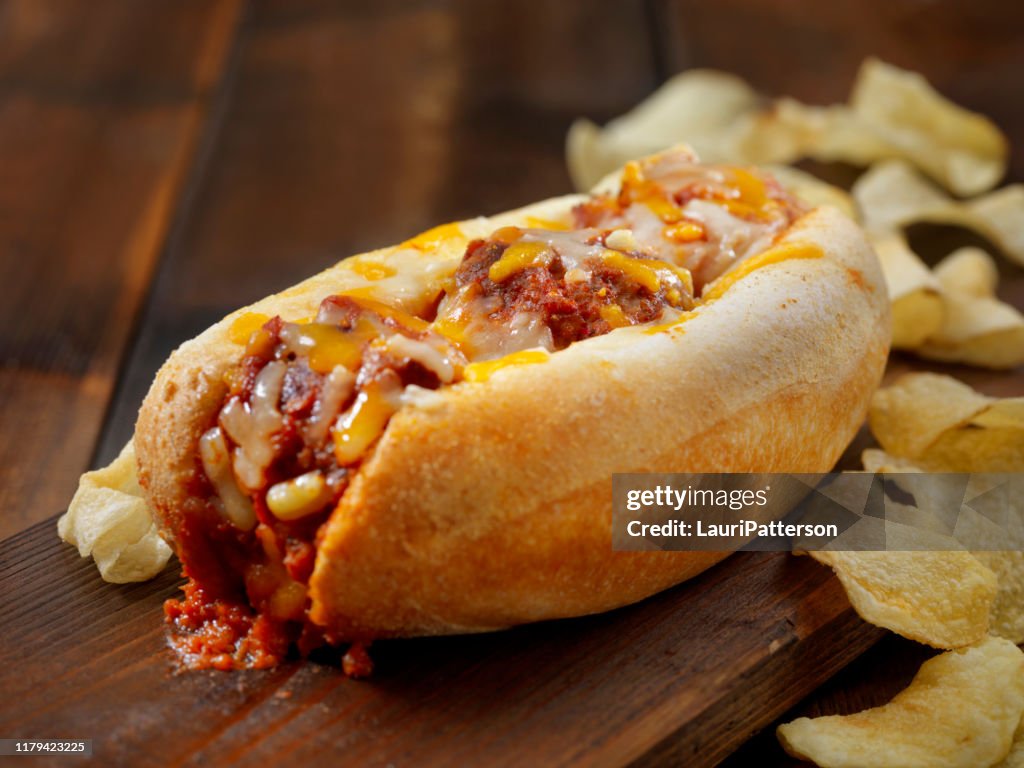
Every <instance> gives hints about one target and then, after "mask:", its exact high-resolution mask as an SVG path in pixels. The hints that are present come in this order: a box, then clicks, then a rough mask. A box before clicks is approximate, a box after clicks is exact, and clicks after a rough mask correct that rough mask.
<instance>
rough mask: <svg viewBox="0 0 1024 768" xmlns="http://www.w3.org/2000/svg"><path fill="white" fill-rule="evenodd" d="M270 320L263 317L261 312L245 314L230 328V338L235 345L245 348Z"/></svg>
mask: <svg viewBox="0 0 1024 768" xmlns="http://www.w3.org/2000/svg"><path fill="white" fill-rule="evenodd" d="M269 319H270V318H269V317H267V316H266V315H261V314H260V313H259V312H245V313H244V314H241V315H239V316H238V317H236V318H235V320H234V322H233V323H231V326H230V327H229V328H228V338H229V339H231V341H232V342H233V343H235V344H241V345H242V346H245V345H246V344H248V343H249V339H251V338H252V335H253V334H254V333H256V331H258V330H259V329H260V328H262V327H263V326H264V324H265V323H266V322H267V321H268V320H269Z"/></svg>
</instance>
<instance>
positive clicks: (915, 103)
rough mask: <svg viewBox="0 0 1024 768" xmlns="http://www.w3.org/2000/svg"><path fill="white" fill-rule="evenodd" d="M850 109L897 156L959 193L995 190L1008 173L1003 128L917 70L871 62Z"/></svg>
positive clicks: (860, 76)
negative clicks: (959, 102) (955, 100)
mask: <svg viewBox="0 0 1024 768" xmlns="http://www.w3.org/2000/svg"><path fill="white" fill-rule="evenodd" d="M850 106H851V108H852V109H853V112H854V114H856V115H857V117H859V118H860V119H861V120H863V121H864V123H865V124H867V125H869V126H871V129H872V131H874V132H875V133H876V134H877V135H879V136H881V137H883V138H884V140H885V142H886V143H887V144H888V145H889V146H890V147H891V148H892V149H894V150H896V152H895V153H894V154H898V155H899V156H901V157H904V158H906V159H907V160H909V161H911V162H913V163H914V164H915V165H916V166H917V167H918V168H920V169H921V170H923V171H924V172H925V173H927V174H928V175H929V176H931V177H932V178H933V179H935V180H936V181H938V182H940V183H942V184H943V185H944V186H945V187H946V188H947V189H950V190H952V191H953V192H955V193H957V194H958V195H974V194H978V193H979V192H984V191H985V190H987V189H991V188H992V187H994V186H995V185H996V183H998V181H999V179H1000V178H1002V176H1003V174H1004V173H1005V172H1006V160H1007V155H1008V146H1007V142H1006V138H1005V137H1004V136H1003V134H1002V132H1001V131H1000V130H999V128H997V127H996V126H995V124H993V123H992V121H991V120H989V119H988V118H986V117H984V116H982V115H979V114H977V113H974V112H970V111H968V110H966V109H964V108H963V107H959V106H957V105H956V104H954V103H953V102H951V101H949V100H948V99H946V98H945V97H944V96H942V95H941V94H940V93H938V91H936V90H935V89H934V88H932V86H931V85H930V84H929V83H928V81H927V80H925V78H923V77H922V76H921V75H919V74H917V73H916V72H909V71H907V70H904V69H899V68H898V67H894V66H892V65H890V64H886V63H884V62H882V61H879V60H878V59H867V60H866V61H865V62H864V63H863V64H862V65H861V68H860V72H859V73H858V75H857V81H856V83H855V84H854V86H853V93H852V94H851V96H850Z"/></svg>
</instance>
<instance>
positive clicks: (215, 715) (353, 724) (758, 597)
mask: <svg viewBox="0 0 1024 768" xmlns="http://www.w3.org/2000/svg"><path fill="white" fill-rule="evenodd" d="M178 584H179V579H178V578H177V577H176V575H175V573H174V571H173V570H172V569H168V570H167V571H165V572H164V574H163V575H162V576H160V577H159V578H157V579H156V580H154V581H151V582H148V583H145V584H136V585H130V586H121V587H117V586H112V585H109V584H105V583H103V582H102V581H101V580H100V578H99V576H98V575H97V573H96V571H95V569H94V567H93V566H92V565H91V563H89V562H87V561H83V560H80V559H79V558H78V557H77V555H76V553H75V552H74V551H73V550H72V549H71V548H69V547H62V546H59V545H58V543H57V542H56V541H55V537H54V532H53V526H52V524H51V523H49V522H44V523H42V524H40V525H37V526H35V527H33V528H30V529H29V530H27V531H26V532H24V533H22V534H19V535H18V536H16V537H14V538H12V539H8V540H7V541H6V542H3V543H2V544H0V616H3V617H4V622H5V629H4V632H2V633H0V690H2V691H3V692H4V697H5V699H6V700H7V701H9V702H10V701H16V702H17V705H16V706H11V705H9V704H7V705H4V706H0V733H2V734H4V737H6V738H26V737H32V736H34V737H42V736H44V735H45V736H50V737H57V736H59V737H68V738H91V739H93V752H94V755H95V756H96V757H98V758H99V759H101V760H102V761H103V764H106V765H125V766H148V765H153V766H157V765H266V764H268V763H269V764H274V763H275V762H276V761H277V760H279V759H280V757H281V756H282V755H288V758H289V761H295V762H296V763H297V764H305V765H358V766H385V765H397V766H401V765H415V766H427V765H438V766H440V765H508V766H519V765H524V764H530V763H534V764H538V765H545V766H548V765H551V766H556V765H623V764H626V763H637V764H650V765H688V766H710V765H714V764H715V763H716V762H717V761H719V760H720V759H722V758H723V757H725V756H726V755H728V754H729V752H731V751H732V750H734V749H735V748H736V747H738V746H739V745H740V744H741V743H742V742H743V741H744V740H745V739H746V738H747V737H748V736H749V735H750V734H751V733H753V732H754V731H755V730H757V729H758V728H760V727H762V726H764V725H765V724H767V723H769V722H770V721H771V720H772V719H773V718H775V717H777V716H778V715H779V714H781V713H782V712H783V711H785V710H786V709H787V708H788V707H790V706H792V705H793V704H794V703H796V702H797V701H799V700H800V699H801V698H802V697H803V696H805V695H806V694H807V693H809V692H810V691H812V690H813V689H814V688H815V687H817V686H818V685H820V684H821V683H823V682H824V681H825V680H827V679H828V678H829V677H830V676H831V675H832V674H834V673H835V672H837V671H838V670H840V669H841V668H842V667H843V666H844V665H846V664H847V663H848V662H850V661H851V660H852V659H853V658H855V657H856V656H857V655H858V654H860V653H861V652H863V651H864V650H865V649H866V648H867V647H869V646H870V645H871V644H872V643H873V642H875V641H876V640H877V639H878V638H879V637H880V636H881V634H882V631H881V630H879V629H877V628H875V627H872V626H870V625H868V624H865V623H864V622H862V621H861V620H860V619H859V618H857V617H856V615H855V614H854V613H853V611H852V609H851V608H850V606H849V604H848V603H847V601H846V599H845V597H844V595H843V593H842V589H841V588H840V587H839V585H838V583H837V582H836V580H835V579H833V578H832V577H831V575H830V573H829V571H828V570H827V569H825V568H822V567H821V566H820V565H818V564H817V563H815V562H813V561H812V560H810V559H809V558H795V557H791V556H789V555H786V554H766V553H758V554H740V555H735V556H733V557H731V558H729V559H728V560H726V561H725V562H724V563H723V564H721V565H719V566H717V567H715V568H713V569H712V570H711V571H709V572H707V573H706V574H704V575H702V576H701V577H698V578H697V579H695V580H693V581H691V582H689V583H687V584H684V585H683V586H681V587H678V588H676V589H672V590H669V591H667V592H664V593H662V594H660V595H657V596H655V597H653V598H651V599H649V600H647V601H645V602H643V603H641V604H638V605H634V606H630V607H627V608H623V609H620V610H618V611H613V612H611V613H607V614H602V615H599V616H592V617H587V618H583V619H576V620H566V621H558V622H548V623H544V624H539V625H534V626H530V627H522V628H519V629H515V630H510V631H507V632H500V633H493V634H489V635H479V636H472V637H459V638H434V639H425V640H405V641H390V642H387V643H380V644H378V645H377V646H375V649H374V657H375V660H376V665H377V668H376V670H375V673H374V675H373V677H372V678H371V679H369V680H366V681H354V680H349V679H347V678H345V677H344V676H343V675H342V674H341V673H340V671H339V669H338V662H337V659H336V658H331V657H329V656H328V657H326V658H321V659H319V660H318V661H311V662H307V663H297V662H296V663H287V664H284V665H283V666H281V667H279V668H277V669H274V670H271V671H264V672H245V673H221V672H214V671H207V672H194V673H185V674H177V675H176V674H173V673H172V667H171V659H170V655H169V652H168V651H167V648H166V646H165V640H164V633H163V624H162V621H161V618H162V617H161V604H162V601H163V600H164V599H166V598H168V597H171V596H172V595H173V594H174V593H175V591H176V588H177V585H178ZM723 605H728V606H729V607H730V608H729V610H722V606H723ZM39 759H40V760H43V758H39ZM62 759H63V758H59V759H56V760H54V761H53V764H54V765H56V764H59V762H60V760H62Z"/></svg>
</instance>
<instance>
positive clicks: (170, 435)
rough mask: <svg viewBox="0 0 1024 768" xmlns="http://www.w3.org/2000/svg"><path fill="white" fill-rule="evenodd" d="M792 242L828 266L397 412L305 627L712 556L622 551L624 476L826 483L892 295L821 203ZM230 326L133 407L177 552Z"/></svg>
mask: <svg viewBox="0 0 1024 768" xmlns="http://www.w3.org/2000/svg"><path fill="white" fill-rule="evenodd" d="M573 202H575V198H570V199H565V200H556V201H551V202H549V203H546V204H543V205H542V206H540V207H539V208H533V209H529V210H530V212H531V213H533V215H546V216H547V217H548V218H552V217H553V214H555V213H557V212H559V211H565V210H568V208H569V207H571V205H572V203H573ZM522 216H523V212H514V213H512V214H508V215H506V216H504V217H502V218H503V220H504V221H502V223H506V222H508V223H511V222H512V221H516V220H517V217H519V218H518V220H521V218H522ZM495 223H496V220H491V221H490V222H488V223H487V226H494V224H495ZM480 226H483V225H482V224H481V225H480ZM470 228H471V227H470ZM782 241H783V242H787V241H813V242H816V243H818V244H819V245H821V246H822V248H823V249H824V252H825V256H824V257H823V258H820V259H800V260H791V261H784V262H780V263H776V264H772V265H769V266H766V267H763V268H761V269H759V270H756V271H755V272H753V273H751V274H750V275H749V276H747V277H745V278H744V279H742V280H741V281H739V282H737V283H736V284H734V285H733V286H732V287H731V288H729V290H727V291H726V292H725V294H724V295H723V296H722V298H720V299H719V300H717V301H714V302H711V303H708V304H706V305H704V306H702V307H701V308H700V309H699V310H698V312H697V313H696V316H695V317H693V318H692V319H691V320H689V321H688V322H686V323H685V324H683V325H681V326H679V327H678V328H676V329H673V330H671V331H662V332H659V333H649V332H648V331H646V330H644V329H642V328H626V329H619V330H617V331H614V332H612V333H610V334H608V335H606V336H602V337H598V338H595V339H589V340H587V341H585V342H580V343H577V344H575V345H573V346H571V347H569V348H568V349H566V350H563V351H561V352H558V353H555V354H554V355H552V356H551V358H550V359H549V360H548V361H547V362H545V363H541V364H536V365H523V366H515V367H509V368H506V369H504V370H502V371H499V372H498V373H497V374H495V375H494V376H493V377H492V378H491V379H489V380H487V381H485V382H475V383H462V384H458V385H455V386H452V387H448V388H445V389H443V390H441V391H438V392H434V393H425V394H424V395H423V396H422V397H420V398H419V399H418V400H416V401H415V402H414V403H413V404H412V405H410V406H407V407H406V408H404V409H403V410H402V411H400V412H399V413H398V414H396V416H395V417H393V418H392V420H391V422H390V424H389V426H388V428H387V430H386V432H385V434H384V437H383V438H382V439H381V441H380V443H379V444H378V445H377V447H376V448H375V449H374V450H373V451H372V453H371V455H370V457H369V458H368V459H367V460H366V462H365V463H364V464H363V466H362V468H361V469H360V471H359V472H358V474H357V476H356V478H355V480H354V482H353V483H352V485H351V486H350V487H349V489H348V490H347V491H346V493H345V495H344V497H343V499H342V502H341V504H340V505H339V507H338V508H337V509H336V510H335V511H334V513H333V514H332V515H331V518H330V521H329V522H328V524H327V526H326V529H325V531H324V532H323V533H324V537H323V540H322V543H321V546H320V548H319V553H318V556H317V561H316V568H315V571H314V574H313V577H312V580H311V582H310V586H311V594H312V598H313V607H312V611H311V617H312V618H313V620H314V621H316V622H318V623H321V624H323V625H324V626H326V627H328V628H329V629H330V630H331V631H332V632H333V633H334V634H335V635H336V636H337V637H338V638H340V639H365V638H369V637H382V636H408V635H421V634H446V633H459V632H473V631H485V630H489V629H496V628H500V627H505V626H510V625H513V624H519V623H524V622H529V621H537V620H541V619H548V618H555V617H561V616H571V615H580V614H586V613H594V612H599V611H603V610H607V609H610V608H613V607H616V606H619V605H623V604H626V603H629V602H633V601H635V600H638V599H641V598H643V597H645V596H647V595H650V594H653V593H654V592H657V591H659V590H661V589H664V588H666V587H668V586H670V585H672V584H675V583H678V582H680V581H683V580H685V579H687V578H689V577H691V576H693V575H695V574H696V573H699V572H700V571H702V570H704V569H705V568H707V567H708V566H709V565H711V564H713V563H714V562H716V561H717V560H719V559H721V558H722V557H723V556H724V555H720V554H715V553H689V552H676V553H665V552H658V553H653V552H652V553H646V552H645V553H635V552H613V551H612V549H611V526H610V522H611V474H612V472H621V471H632V472H639V471H679V472H685V471H717V472H723V471H754V470H756V471H765V472H767V471H790V472H799V471H803V472H810V471H823V470H828V469H830V468H831V467H832V465H833V464H834V462H835V460H836V459H837V458H838V456H839V455H840V453H841V452H842V450H843V449H844V448H845V446H846V445H847V443H848V442H849V440H850V439H851V438H852V437H853V435H854V434H855V432H856V431H857V429H858V428H859V426H860V424H861V423H862V421H863V419H864V416H865V411H866V407H867V401H868V398H869V397H870V394H871V392H872V391H873V390H874V388H875V387H876V386H877V384H878V381H879V379H880V377H881V373H882V369H883V367H884V362H885V357H886V354H887V352H888V340H889V317H888V299H887V296H886V294H885V288H884V284H883V282H882V278H881V274H880V271H879V268H878V265H877V262H876V260H875V257H874V255H873V253H872V252H871V249H870V247H869V246H868V245H867V243H866V241H865V240H864V238H863V235H862V234H861V233H860V231H859V229H858V228H857V227H856V226H855V225H854V224H853V223H852V222H850V221H849V220H848V219H846V218H845V217H843V216H842V215H841V214H839V213H837V212H836V211H833V210H831V209H818V210H816V211H814V212H812V213H811V214H808V215H807V216H805V217H804V218H802V219H801V220H800V221H798V222H797V224H796V225H795V226H794V227H793V228H792V230H791V231H790V232H788V233H787V234H786V235H785V236H784V237H783V238H782ZM463 242H464V241H463ZM461 247H462V244H459V243H456V244H452V245H451V249H452V250H453V252H460V251H461ZM374 257H375V258H386V254H385V252H377V253H376V254H375V255H374ZM448 257H449V258H450V257H451V256H450V254H449V256H448ZM352 279H353V276H352V275H351V273H350V272H349V271H348V270H346V269H344V268H343V267H340V266H339V267H335V268H332V270H328V271H327V272H325V273H322V274H321V275H318V276H317V277H316V278H313V279H312V280H310V281H306V283H303V284H301V285H300V286H297V287H296V288H293V289H290V290H289V291H286V292H285V293H283V294H279V295H278V296H275V297H271V298H269V299H266V300H264V301H262V302H260V303H259V304H257V305H254V306H253V307H250V308H248V310H249V311H261V312H265V313H267V314H274V313H280V314H281V315H282V316H284V317H285V318H296V317H303V316H308V315H310V314H313V312H314V311H315V307H316V305H317V304H318V303H319V301H320V299H322V298H323V297H324V296H326V295H328V294H330V293H335V292H338V291H339V290H344V289H346V288H349V287H352V285H351V280H352ZM230 320H231V318H228V319H227V320H225V321H223V322H222V323H220V324H218V325H217V326H214V328H212V329H210V331H207V332H206V333H204V334H203V335H202V336H200V337H199V338H198V339H196V340H194V341H192V342H189V343H187V344H186V345H184V346H183V347H182V348H181V349H180V350H179V351H178V352H176V353H175V355H174V356H172V358H171V359H170V360H169V361H168V363H167V364H166V365H165V367H164V368H163V369H162V370H161V372H160V374H159V375H158V376H157V380H156V381H155V382H154V385H153V388H152V390H151V392H150V394H149V396H148V397H147V399H146V402H145V403H144V405H143V408H142V411H141V413H140V416H139V422H138V425H137V428H136V438H135V440H136V449H137V452H138V455H139V465H140V477H141V481H142V484H143V486H144V487H145V488H146V489H147V492H148V493H149V497H150V501H151V503H152V504H153V506H154V508H155V509H156V511H157V516H158V518H159V520H160V522H161V526H162V529H163V531H164V532H165V534H167V535H168V536H169V537H170V538H171V539H172V540H173V538H174V532H175V530H176V528H177V527H178V525H179V524H180V520H181V517H180V516H181V515H187V514H190V510H191V509H192V508H191V507H190V505H192V504H196V503H198V502H197V501H195V500H190V498H189V488H190V487H194V481H195V477H196V473H197V465H196V460H195V453H196V443H197V441H198V438H199V436H200V435H201V434H202V432H203V431H204V430H205V429H207V428H208V427H209V426H211V425H212V423H213V422H214V420H215V418H216V414H217V411H218V410H219V408H220V405H221V400H222V398H223V394H224V391H223V385H222V384H221V383H220V380H221V376H222V375H223V373H224V370H225V369H226V368H227V367H228V366H229V365H231V364H232V363H233V362H235V360H236V359H237V356H238V355H239V352H240V348H239V347H238V346H237V345H233V344H232V343H231V342H230V341H229V340H228V338H227V328H228V327H229V325H230Z"/></svg>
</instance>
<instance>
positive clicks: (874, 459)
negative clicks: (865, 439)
mask: <svg viewBox="0 0 1024 768" xmlns="http://www.w3.org/2000/svg"><path fill="white" fill-rule="evenodd" d="M860 460H861V463H862V464H863V465H864V470H865V471H866V472H886V473H889V474H895V473H897V472H924V471H925V470H924V469H922V468H921V467H919V466H917V464H915V463H914V462H912V461H911V460H910V459H904V458H903V457H901V456H890V455H889V454H888V453H886V452H885V451H883V450H880V449H878V448H868V449H867V450H865V451H864V452H863V453H861V455H860Z"/></svg>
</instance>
